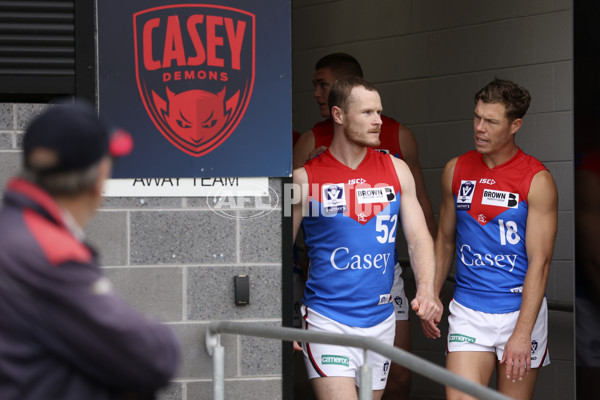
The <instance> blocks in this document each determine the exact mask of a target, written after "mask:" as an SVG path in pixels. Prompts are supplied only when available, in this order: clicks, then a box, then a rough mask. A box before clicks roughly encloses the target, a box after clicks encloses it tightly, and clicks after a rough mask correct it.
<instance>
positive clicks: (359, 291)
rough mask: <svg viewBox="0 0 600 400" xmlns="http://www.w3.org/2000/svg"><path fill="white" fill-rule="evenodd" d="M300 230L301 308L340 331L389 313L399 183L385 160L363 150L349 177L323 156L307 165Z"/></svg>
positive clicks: (341, 166) (328, 156) (370, 323)
mask: <svg viewBox="0 0 600 400" xmlns="http://www.w3.org/2000/svg"><path fill="white" fill-rule="evenodd" d="M304 168H305V169H306V172H307V175H308V184H309V188H308V190H309V192H308V193H309V202H308V210H306V212H304V218H303V221H302V228H303V230H304V235H305V236H304V237H305V243H306V245H307V247H308V256H309V259H310V268H309V274H308V280H307V282H306V290H305V291H304V298H303V299H302V301H303V303H304V304H305V305H306V306H307V307H309V308H311V309H313V310H315V311H316V312H318V313H320V314H321V315H324V316H326V317H328V318H330V319H333V320H334V321H337V322H340V323H342V324H345V325H348V326H355V327H362V328H365V327H371V326H375V325H377V324H379V323H380V322H382V321H384V320H385V319H386V318H388V317H389V316H390V315H392V313H393V312H394V307H393V304H392V296H391V288H392V283H393V281H394V266H395V263H396V253H395V252H396V246H395V243H396V228H397V226H398V222H399V221H398V218H399V216H398V212H399V210H400V194H401V189H400V182H399V181H398V176H397V173H396V169H395V167H394V164H393V162H392V159H391V156H390V155H387V154H382V153H379V152H377V151H375V150H373V149H370V148H368V149H367V154H366V156H365V158H364V159H363V161H362V162H361V163H360V165H359V166H358V167H357V168H356V169H351V168H349V167H347V166H346V165H344V164H342V163H341V162H339V161H338V160H337V159H336V158H335V157H334V156H333V155H332V154H331V153H330V152H329V150H326V151H325V152H323V153H321V154H320V155H319V156H317V157H315V158H314V159H312V160H310V161H308V162H307V163H306V164H305V166H304Z"/></svg>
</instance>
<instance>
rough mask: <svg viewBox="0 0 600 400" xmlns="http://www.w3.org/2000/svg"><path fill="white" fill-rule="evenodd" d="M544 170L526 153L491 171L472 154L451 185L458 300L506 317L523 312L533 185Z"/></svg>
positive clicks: (461, 163) (467, 155)
mask: <svg viewBox="0 0 600 400" xmlns="http://www.w3.org/2000/svg"><path fill="white" fill-rule="evenodd" d="M545 169H546V168H545V167H544V165H543V164H542V163H541V162H539V161H538V160H536V159H535V158H533V157H531V156H529V155H527V154H525V153H524V152H523V151H522V150H521V149H519V150H518V152H517V154H515V156H514V157H512V158H511V159H510V160H509V161H507V162H505V163H503V164H501V165H498V166H496V167H494V168H489V167H488V166H487V165H486V164H485V163H484V162H483V157H482V155H481V154H480V153H478V152H476V151H470V152H468V153H465V154H464V155H462V156H460V157H459V158H458V161H457V162H456V167H455V169H454V177H453V180H452V192H453V193H454V198H455V203H456V287H455V290H454V299H455V300H456V301H458V302H459V303H460V304H462V305H464V306H467V307H469V308H472V309H474V310H478V311H483V312H487V313H507V312H512V311H517V310H519V309H520V307H521V297H522V292H523V282H524V280H525V274H526V273H527V267H528V261H527V249H526V246H525V233H526V222H527V210H528V205H527V195H528V194H529V188H530V186H531V180H532V179H533V177H534V176H535V175H536V174H537V173H538V172H540V171H542V170H545Z"/></svg>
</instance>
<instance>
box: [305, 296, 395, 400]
mask: <svg viewBox="0 0 600 400" xmlns="http://www.w3.org/2000/svg"><path fill="white" fill-rule="evenodd" d="M302 315H303V319H302V328H303V329H307V330H309V331H311V332H328V333H340V334H343V335H359V336H368V337H372V338H376V339H378V340H380V341H382V342H383V343H385V344H388V345H390V346H393V344H394V334H395V325H396V321H395V316H394V314H390V316H389V318H387V319H386V320H385V321H383V322H381V323H380V324H378V325H375V326H373V327H370V328H357V327H353V326H348V325H344V324H340V323H339V322H336V321H334V320H332V319H329V318H327V317H325V316H323V315H321V314H319V313H317V312H315V311H314V310H312V309H310V308H308V307H306V306H304V305H303V306H302ZM302 352H303V353H304V363H305V364H306V371H307V373H308V379H315V378H324V377H331V376H345V377H351V378H354V381H355V383H356V386H360V366H361V365H363V364H364V363H367V364H368V365H370V366H371V370H372V374H373V375H372V381H371V388H372V389H373V390H383V389H385V384H386V382H387V377H388V372H389V370H390V362H391V360H390V359H389V358H386V357H385V356H382V355H380V354H378V353H374V352H371V351H367V359H366V360H365V359H364V351H363V349H360V348H354V347H344V346H335V345H331V344H321V343H302Z"/></svg>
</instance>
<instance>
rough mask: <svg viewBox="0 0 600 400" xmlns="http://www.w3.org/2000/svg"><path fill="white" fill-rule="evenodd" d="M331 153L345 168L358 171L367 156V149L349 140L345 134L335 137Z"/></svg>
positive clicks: (330, 148) (330, 147)
mask: <svg viewBox="0 0 600 400" xmlns="http://www.w3.org/2000/svg"><path fill="white" fill-rule="evenodd" d="M329 152H330V153H331V155H332V156H334V157H335V158H336V159H337V160H338V161H339V162H341V163H342V164H344V165H345V166H347V167H349V168H352V169H356V168H357V167H358V166H359V165H360V163H361V162H362V161H363V160H364V159H365V156H366V155H367V148H366V147H365V146H361V145H359V144H356V143H353V142H351V141H349V140H347V139H346V138H345V137H344V135H343V134H341V135H333V140H332V141H331V146H329Z"/></svg>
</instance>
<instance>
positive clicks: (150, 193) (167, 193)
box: [103, 177, 269, 197]
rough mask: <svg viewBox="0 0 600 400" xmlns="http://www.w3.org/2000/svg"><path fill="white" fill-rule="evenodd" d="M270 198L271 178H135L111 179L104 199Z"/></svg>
mask: <svg viewBox="0 0 600 400" xmlns="http://www.w3.org/2000/svg"><path fill="white" fill-rule="evenodd" d="M215 194H226V195H228V196H267V195H268V194H269V179H268V178H206V177H205V178H135V179H109V180H108V181H106V184H105V185H104V193H103V195H104V196H105V197H208V196H214V195H215Z"/></svg>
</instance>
